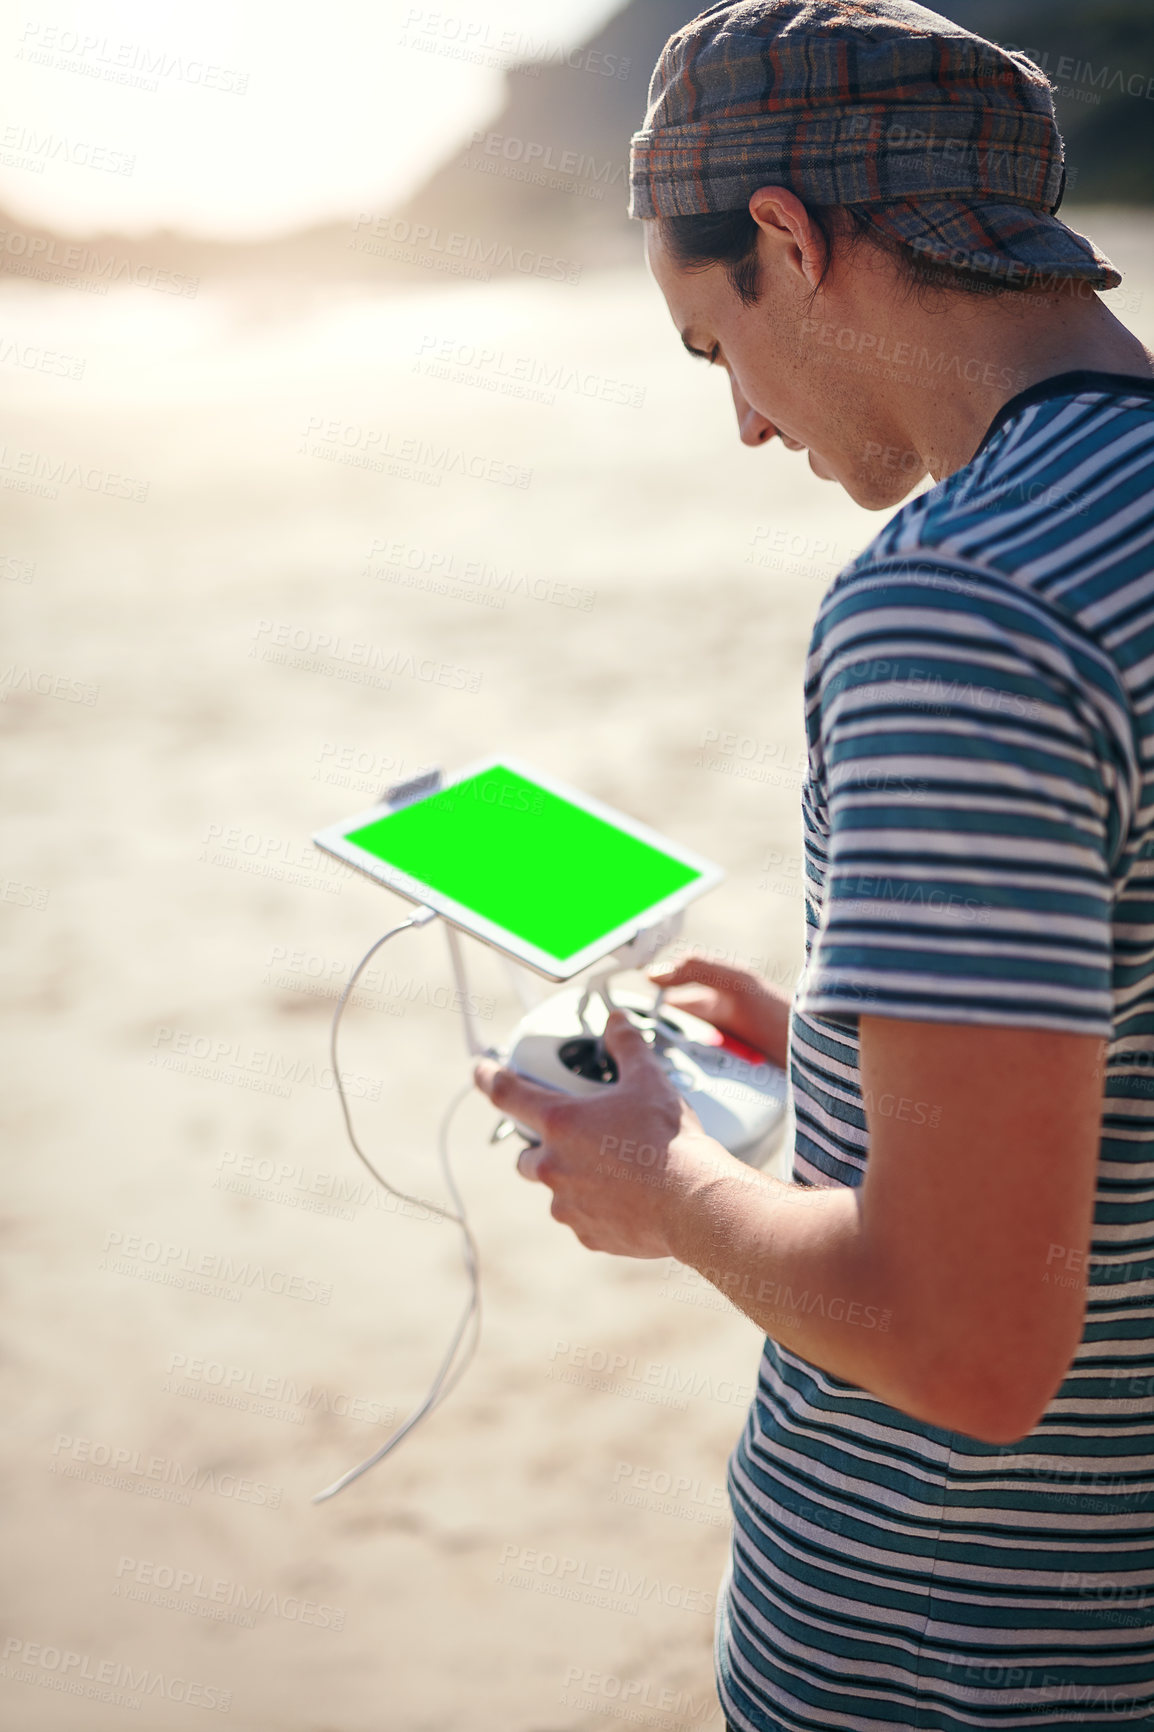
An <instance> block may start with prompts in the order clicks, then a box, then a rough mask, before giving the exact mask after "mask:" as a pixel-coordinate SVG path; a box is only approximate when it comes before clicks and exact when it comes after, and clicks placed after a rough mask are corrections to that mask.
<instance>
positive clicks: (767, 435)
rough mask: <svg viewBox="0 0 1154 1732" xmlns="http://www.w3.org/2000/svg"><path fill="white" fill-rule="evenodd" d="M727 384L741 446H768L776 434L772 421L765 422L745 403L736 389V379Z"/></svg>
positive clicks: (762, 417)
mask: <svg viewBox="0 0 1154 1732" xmlns="http://www.w3.org/2000/svg"><path fill="white" fill-rule="evenodd" d="M729 384H730V388H731V390H732V391H733V407H734V409H735V410H736V411H737V426H738V431H739V432H740V434H741V443H742V444H743V445H765V444H768V442H769V440H771V439H772V438H773V436H774V434H775V433H776V432H777V428H776V427H775V426H774V425H773V422H772V421H767V420H766V418H765V416H764V415H763V414H761V412H760V411H759V410H757V409H754V408H752V407H751V405H750V404H748V403H747V402H746V400H745V398H744V397H743V396H742V394H741V391H740V389H739V388H738V384H737V380H736V379H734V378H732V377H731V378H730V381H729Z"/></svg>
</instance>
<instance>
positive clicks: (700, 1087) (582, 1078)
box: [505, 987, 788, 1167]
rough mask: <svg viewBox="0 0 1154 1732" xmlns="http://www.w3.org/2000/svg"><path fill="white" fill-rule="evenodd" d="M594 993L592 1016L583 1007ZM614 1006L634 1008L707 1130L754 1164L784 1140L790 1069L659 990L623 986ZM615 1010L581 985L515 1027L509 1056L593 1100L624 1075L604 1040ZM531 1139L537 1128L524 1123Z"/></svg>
mask: <svg viewBox="0 0 1154 1732" xmlns="http://www.w3.org/2000/svg"><path fill="white" fill-rule="evenodd" d="M582 999H587V1001H588V1002H587V1005H586V1009H585V1014H584V1019H582V1017H581V1015H580V1014H579V1012H580V1006H581V1001H582ZM612 1004H613V1006H614V1007H615V1008H616V1009H618V1010H624V1011H628V1013H629V1015H630V1018H631V1020H632V1021H633V1023H634V1024H635V1026H636V1027H638V1028H639V1029H640V1030H641V1032H642V1034H643V1035H644V1036H645V1038H646V1039H647V1040H648V1041H649V1043H650V1045H651V1047H652V1049H653V1051H654V1054H655V1055H656V1057H657V1059H658V1061H659V1062H660V1063H661V1064H662V1065H663V1067H664V1069H665V1071H666V1074H667V1075H668V1077H669V1080H670V1082H671V1083H672V1084H673V1086H674V1088H675V1089H677V1091H678V1093H679V1094H681V1095H682V1096H684V1098H685V1100H686V1101H687V1102H688V1104H689V1105H690V1106H691V1107H692V1108H693V1111H694V1112H695V1113H696V1114H697V1116H698V1118H699V1119H700V1120H701V1126H702V1129H703V1130H704V1131H705V1133H706V1135H707V1136H710V1137H713V1138H714V1139H715V1140H716V1141H717V1142H719V1143H721V1144H722V1145H723V1146H724V1147H725V1148H726V1149H728V1150H729V1152H730V1154H731V1155H736V1156H737V1158H738V1159H739V1160H741V1161H745V1162H746V1163H747V1165H749V1166H752V1167H761V1166H764V1165H765V1163H766V1161H767V1160H768V1159H769V1157H770V1155H771V1154H772V1153H773V1151H774V1147H775V1145H776V1143H777V1142H778V1140H779V1138H780V1135H781V1131H782V1128H783V1124H784V1121H785V1113H786V1103H787V1098H788V1079H787V1077H786V1073H785V1072H784V1071H783V1070H781V1069H779V1068H778V1066H777V1065H775V1064H771V1063H770V1061H769V1060H768V1059H767V1058H765V1057H763V1055H762V1054H761V1053H758V1052H755V1051H754V1049H753V1048H752V1047H748V1046H746V1045H745V1044H744V1043H743V1042H742V1041H738V1040H734V1039H733V1038H732V1037H731V1036H729V1035H723V1034H722V1033H721V1032H720V1031H719V1030H718V1029H716V1028H714V1027H713V1025H712V1023H708V1022H703V1021H702V1019H701V1018H700V1017H697V1016H691V1015H690V1014H689V1012H688V1011H685V1010H679V1009H677V1008H676V1007H675V1006H673V1005H666V1004H658V1005H657V1007H656V1009H655V1008H654V999H653V997H652V995H651V996H650V997H648V998H646V997H645V996H644V995H642V994H641V993H636V992H614V993H613V995H612ZM608 1015H609V1011H608V1007H607V1006H606V1004H605V1000H604V999H603V998H602V996H601V995H600V993H593V994H589V993H588V992H587V991H584V990H583V989H582V988H581V987H573V988H571V989H569V990H568V991H566V992H558V993H556V994H554V996H553V997H552V998H547V999H545V1000H544V1002H543V1003H541V1004H539V1005H537V1006H536V1007H535V1008H534V1009H533V1010H531V1011H530V1012H529V1014H528V1015H527V1016H526V1017H525V1018H524V1019H523V1021H522V1022H521V1023H520V1024H519V1025H518V1027H517V1028H516V1029H515V1030H514V1033H513V1035H512V1038H511V1040H510V1043H509V1056H508V1058H507V1060H506V1061H505V1062H506V1063H507V1064H508V1065H509V1067H510V1068H511V1069H512V1070H515V1071H518V1072H519V1073H520V1074H521V1075H522V1076H526V1077H529V1078H531V1080H532V1081H533V1082H538V1083H541V1084H543V1085H544V1087H546V1088H554V1089H560V1090H562V1091H563V1092H564V1093H565V1094H570V1095H576V1096H579V1097H581V1098H586V1099H587V1098H590V1097H592V1096H596V1095H599V1094H600V1093H601V1092H602V1090H603V1089H605V1088H606V1087H609V1086H611V1085H612V1084H613V1083H615V1082H616V1081H617V1067H616V1065H615V1063H614V1061H613V1058H612V1055H611V1054H610V1053H609V1052H608V1050H607V1049H606V1047H605V1045H604V1041H603V1038H602V1037H603V1035H604V1030H605V1024H606V1021H607V1020H608ZM517 1129H518V1131H520V1133H521V1135H522V1136H523V1137H526V1138H528V1140H529V1141H530V1142H535V1141H537V1136H536V1133H535V1132H534V1131H531V1130H527V1129H525V1127H524V1126H522V1125H517Z"/></svg>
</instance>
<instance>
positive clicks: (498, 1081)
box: [473, 1058, 557, 1131]
mask: <svg viewBox="0 0 1154 1732" xmlns="http://www.w3.org/2000/svg"><path fill="white" fill-rule="evenodd" d="M473 1081H474V1082H475V1083H476V1085H477V1087H478V1088H479V1089H480V1091H481V1093H482V1094H485V1095H488V1097H489V1099H490V1100H491V1101H492V1103H493V1105H494V1106H495V1107H500V1109H501V1111H502V1112H503V1113H505V1114H507V1116H508V1117H509V1118H511V1119H516V1120H517V1121H518V1123H519V1124H525V1125H529V1126H530V1128H531V1129H532V1130H535V1131H537V1130H541V1129H542V1128H543V1118H544V1115H545V1113H546V1112H547V1111H548V1109H549V1108H550V1107H551V1106H555V1105H556V1103H557V1090H556V1089H547V1088H543V1087H542V1085H541V1084H540V1083H535V1082H531V1081H530V1080H529V1078H528V1077H525V1076H519V1075H518V1073H517V1072H516V1071H515V1070H510V1069H509V1067H508V1065H500V1064H497V1062H496V1061H495V1060H494V1059H491V1058H483V1059H479V1060H478V1061H477V1064H476V1066H475V1068H474V1070H473Z"/></svg>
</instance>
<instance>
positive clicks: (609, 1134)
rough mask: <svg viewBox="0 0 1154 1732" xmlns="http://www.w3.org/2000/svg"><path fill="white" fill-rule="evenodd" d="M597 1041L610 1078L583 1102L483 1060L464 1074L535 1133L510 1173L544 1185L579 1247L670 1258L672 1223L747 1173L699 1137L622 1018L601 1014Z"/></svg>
mask: <svg viewBox="0 0 1154 1732" xmlns="http://www.w3.org/2000/svg"><path fill="white" fill-rule="evenodd" d="M605 1044H606V1046H607V1047H608V1049H609V1051H610V1052H611V1053H612V1055H613V1057H614V1059H615V1060H616V1062H617V1070H618V1080H617V1082H616V1083H612V1084H607V1085H606V1086H605V1089H604V1093H603V1095H601V1096H599V1097H594V1098H592V1099H590V1098H588V1097H584V1098H582V1099H575V1098H574V1097H573V1096H571V1095H564V1094H561V1093H559V1092H558V1091H557V1090H556V1089H547V1088H543V1087H542V1086H541V1084H540V1083H535V1082H531V1081H530V1080H529V1079H528V1077H522V1076H518V1075H517V1073H516V1072H515V1071H511V1070H508V1069H505V1068H502V1067H500V1066H498V1065H497V1064H495V1063H494V1061H493V1060H492V1059H481V1060H480V1062H479V1063H478V1065H477V1067H476V1070H475V1072H474V1077H475V1080H476V1083H477V1086H478V1088H479V1089H481V1090H482V1091H483V1093H485V1094H486V1095H488V1097H489V1099H490V1100H491V1101H492V1102H493V1105H494V1106H496V1107H499V1108H500V1110H501V1112H503V1113H507V1114H508V1115H509V1117H510V1118H514V1119H516V1120H517V1122H518V1124H521V1125H524V1126H526V1127H527V1128H528V1129H531V1130H533V1131H535V1132H536V1133H537V1135H538V1136H539V1138H540V1142H539V1144H537V1145H536V1146H532V1145H530V1146H529V1147H527V1148H524V1149H522V1151H521V1154H520V1156H519V1157H518V1161H517V1169H518V1171H519V1172H520V1173H521V1174H522V1175H523V1176H524V1177H525V1178H527V1179H538V1180H540V1181H541V1182H542V1183H543V1184H546V1185H548V1186H549V1188H550V1190H551V1191H552V1192H553V1206H552V1214H553V1218H554V1220H556V1221H560V1222H562V1223H563V1224H564V1225H565V1226H567V1227H571V1228H572V1230H573V1232H574V1233H575V1234H576V1235H577V1237H578V1239H580V1241H581V1243H582V1244H583V1245H584V1246H585V1247H586V1249H587V1250H590V1251H611V1252H613V1253H615V1254H616V1255H617V1256H619V1257H672V1256H676V1254H677V1253H676V1252H675V1251H674V1249H673V1244H674V1242H675V1241H676V1239H677V1237H678V1235H677V1231H676V1228H677V1224H678V1219H679V1216H680V1215H681V1214H682V1213H683V1212H684V1211H685V1210H686V1209H687V1208H689V1207H691V1205H692V1201H693V1200H694V1199H695V1198H697V1197H698V1196H699V1195H701V1194H702V1193H704V1191H706V1190H707V1189H708V1188H709V1187H710V1185H711V1184H712V1183H714V1181H715V1180H717V1179H718V1178H720V1177H723V1176H726V1177H731V1176H732V1174H733V1173H734V1172H735V1171H736V1172H737V1173H739V1174H745V1173H746V1172H747V1169H746V1168H744V1167H743V1166H742V1164H741V1162H740V1161H738V1160H735V1159H734V1157H733V1156H732V1155H731V1154H729V1153H728V1152H727V1150H725V1149H724V1148H723V1147H722V1146H721V1144H720V1143H717V1142H714V1140H713V1139H712V1138H711V1137H707V1136H706V1134H705V1132H704V1131H703V1130H702V1128H701V1124H700V1122H699V1120H698V1119H697V1116H696V1114H695V1113H693V1112H692V1111H691V1109H690V1108H689V1107H688V1106H687V1105H686V1104H685V1102H684V1101H683V1100H682V1098H681V1096H680V1095H679V1094H678V1093H677V1090H676V1089H675V1088H674V1087H673V1084H672V1083H671V1082H670V1081H669V1078H668V1077H667V1076H666V1074H665V1071H664V1070H663V1069H662V1067H661V1065H660V1064H659V1063H658V1061H657V1059H656V1058H655V1057H654V1056H653V1054H652V1052H651V1051H650V1049H649V1047H648V1045H647V1043H646V1041H645V1040H644V1038H643V1037H642V1035H641V1033H640V1032H639V1030H638V1029H637V1028H636V1027H635V1026H634V1024H633V1023H632V1022H630V1020H629V1018H628V1017H627V1016H626V1015H625V1014H624V1012H622V1011H619V1010H615V1011H614V1012H613V1013H612V1015H611V1016H610V1018H609V1021H608V1023H607V1024H606V1028H605Z"/></svg>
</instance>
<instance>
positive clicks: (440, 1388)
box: [312, 908, 481, 1503]
mask: <svg viewBox="0 0 1154 1732" xmlns="http://www.w3.org/2000/svg"><path fill="white" fill-rule="evenodd" d="M435 918H436V915H435V914H434V912H433V910H432V909H428V908H421V909H418V911H417V913H416V914H414V915H413V917H412V918H411V919H409V920H404V921H402V922H401V924H400V925H399V926H394V927H393V928H392V929H391V930H390V931H389V932H386V933H385V934H384V935H383V937H381V938H378V939H377V942H376V943H375V944H374V945H373V946H372V947H371V948H370V949H369V950H367V951H366V952H365V954H364V956H362V958H361V960H360V961H359V962H358V963H357V966H356V967H355V968H354V969H353V972H352V974H351V975H350V976H349V981H348V985H347V986H346V987H345V989H344V991H343V992H342V993H341V996H340V998H339V999H338V1001H337V1007H336V1009H335V1010H334V1012H333V1024H332V1031H331V1034H330V1037H329V1054H330V1058H331V1061H332V1071H333V1079H334V1082H335V1084H336V1090H337V1098H338V1099H339V1101H340V1103H341V1111H342V1113H343V1114H344V1120H345V1129H346V1130H347V1131H348V1134H349V1141H350V1143H351V1144H352V1146H353V1149H354V1150H355V1152H356V1154H357V1155H358V1156H359V1157H360V1159H361V1161H362V1162H363V1163H364V1165H365V1166H366V1167H367V1168H368V1170H369V1172H370V1173H371V1174H372V1175H373V1178H374V1179H376V1181H377V1183H378V1184H379V1185H383V1186H384V1188H385V1190H386V1191H388V1193H389V1195H390V1196H392V1197H399V1198H400V1199H401V1201H402V1202H406V1203H414V1204H416V1206H417V1207H418V1208H422V1209H428V1210H430V1211H431V1212H432V1213H433V1214H435V1215H440V1216H441V1217H442V1219H444V1220H446V1221H455V1222H456V1224H457V1226H459V1227H460V1229H461V1236H462V1240H463V1251H464V1263H465V1272H466V1274H467V1275H468V1277H469V1297H468V1300H467V1301H466V1304H465V1309H464V1311H463V1312H462V1314H461V1319H460V1322H459V1323H458V1324H457V1327H456V1329H455V1330H454V1332H453V1338H452V1340H451V1341H450V1343H449V1347H448V1351H447V1352H446V1354H445V1357H444V1358H443V1359H442V1361H441V1364H440V1367H439V1369H438V1371H437V1373H436V1376H435V1377H434V1378H433V1381H432V1383H431V1384H430V1386H429V1392H428V1394H427V1395H426V1396H425V1399H424V1400H423V1401H422V1402H421V1403H420V1404H419V1405H418V1406H417V1407H416V1408H414V1410H413V1412H412V1413H411V1414H410V1415H409V1417H408V1419H406V1420H405V1422H404V1423H403V1425H400V1426H398V1427H397V1429H396V1431H394V1432H393V1434H392V1436H391V1437H390V1438H388V1439H387V1440H386V1441H385V1442H384V1443H383V1444H382V1445H381V1447H380V1449H378V1450H377V1451H376V1452H375V1454H373V1455H370V1456H369V1457H368V1459H367V1461H362V1462H361V1463H360V1464H359V1465H358V1466H357V1467H354V1468H350V1470H349V1472H348V1473H346V1474H342V1475H341V1477H340V1479H338V1480H335V1481H334V1482H333V1484H332V1485H330V1486H326V1488H325V1490H324V1491H322V1492H318V1493H317V1495H316V1496H315V1497H314V1498H313V1500H312V1501H313V1503H324V1502H325V1500H326V1499H327V1498H330V1497H335V1496H336V1494H337V1493H338V1492H339V1491H343V1490H344V1488H345V1487H346V1486H347V1485H351V1484H352V1482H353V1480H355V1479H359V1478H360V1476H361V1474H363V1473H367V1472H368V1470H369V1468H371V1467H375V1466H376V1464H377V1462H378V1461H382V1460H383V1459H384V1457H385V1456H386V1455H388V1454H389V1452H390V1450H393V1449H395V1448H396V1447H397V1445H398V1444H399V1443H400V1442H401V1439H402V1438H404V1437H407V1436H408V1434H409V1432H410V1431H412V1429H413V1427H414V1426H416V1425H418V1424H419V1423H420V1421H421V1420H422V1419H424V1418H425V1417H426V1416H427V1415H428V1414H430V1413H432V1411H433V1409H434V1408H436V1407H439V1406H440V1404H441V1402H442V1401H444V1399H445V1397H446V1396H447V1395H448V1394H449V1392H450V1390H452V1389H453V1388H455V1386H456V1384H457V1383H458V1382H459V1381H460V1379H461V1377H462V1376H463V1375H464V1373H465V1371H466V1369H467V1368H468V1365H469V1362H470V1360H471V1359H472V1357H473V1354H474V1353H475V1352H476V1348H477V1342H478V1340H479V1338H480V1334H481V1262H480V1257H479V1256H478V1253H477V1244H476V1241H475V1239H474V1238H473V1235H472V1232H471V1231H470V1228H469V1224H468V1221H467V1220H466V1217H465V1205H464V1203H463V1202H462V1200H461V1194H460V1192H459V1191H458V1189H457V1184H456V1181H455V1179H454V1178H453V1171H452V1167H451V1164H450V1161H449V1126H450V1124H451V1123H452V1120H453V1117H454V1115H455V1113H456V1111H457V1108H458V1107H459V1106H460V1105H461V1102H462V1101H463V1100H464V1099H465V1098H466V1096H467V1095H470V1094H471V1093H472V1091H473V1085H472V1083H471V1082H470V1083H466V1085H465V1087H464V1088H462V1089H461V1090H460V1091H459V1092H458V1093H457V1094H456V1095H454V1097H453V1099H452V1100H451V1101H450V1102H449V1105H448V1108H447V1109H446V1111H445V1114H444V1117H443V1118H442V1120H441V1125H440V1130H439V1132H438V1136H437V1147H438V1152H439V1154H440V1158H441V1168H442V1171H443V1172H444V1175H445V1184H446V1187H447V1189H448V1192H449V1195H450V1197H451V1198H452V1199H453V1202H454V1203H455V1204H456V1209H457V1212H456V1214H453V1213H452V1212H451V1211H450V1210H449V1209H443V1208H441V1207H440V1206H439V1204H436V1203H430V1202H428V1201H426V1199H425V1198H423V1197H410V1196H409V1195H408V1194H407V1193H406V1192H405V1191H398V1190H397V1189H396V1187H395V1186H394V1185H390V1183H389V1181H388V1180H387V1179H386V1178H384V1177H382V1175H381V1174H380V1173H379V1172H378V1171H377V1169H376V1167H375V1166H374V1165H373V1163H372V1161H370V1159H369V1157H368V1156H367V1155H366V1154H365V1151H364V1150H363V1149H362V1148H361V1145H360V1144H359V1143H358V1141H357V1138H356V1133H355V1131H354V1130H353V1121H352V1118H351V1116H350V1113H349V1103H348V1100H347V1098H346V1096H345V1088H344V1082H343V1080H342V1078H341V1072H340V1066H339V1065H338V1063H337V1031H338V1029H339V1028H340V1024H341V1016H342V1014H343V1013H344V1008H345V1005H346V1004H347V1003H348V1001H349V998H350V996H351V995H352V992H353V989H354V987H355V986H356V984H357V981H358V980H359V979H360V977H361V974H362V972H363V971H364V968H365V965H366V964H367V963H368V961H369V960H370V958H371V957H373V956H374V955H375V954H376V952H377V951H378V950H379V949H380V947H381V945H382V944H384V943H386V941H387V940H388V939H390V938H395V937H396V935H397V933H398V932H404V931H405V930H406V928H407V927H410V926H424V925H426V924H427V923H428V922H429V921H430V920H434V919H435ZM470 1321H471V1322H472V1324H473V1330H472V1334H471V1337H470V1339H469V1341H468V1343H467V1344H466V1346H465V1349H464V1355H463V1357H462V1359H461V1361H460V1363H459V1364H458V1365H457V1367H456V1369H455V1370H454V1369H453V1361H454V1360H455V1359H456V1357H457V1352H458V1349H459V1348H460V1346H461V1341H462V1339H463V1337H464V1335H465V1331H466V1329H468V1327H469V1323H470ZM450 1371H452V1376H451V1377H450V1375H449V1374H450Z"/></svg>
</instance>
